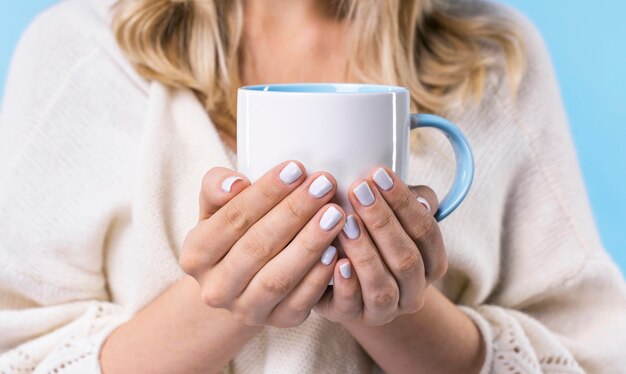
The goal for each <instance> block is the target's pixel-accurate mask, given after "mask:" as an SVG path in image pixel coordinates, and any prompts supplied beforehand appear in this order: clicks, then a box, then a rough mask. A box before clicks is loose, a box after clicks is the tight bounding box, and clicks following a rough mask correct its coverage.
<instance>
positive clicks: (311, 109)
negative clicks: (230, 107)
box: [237, 83, 474, 220]
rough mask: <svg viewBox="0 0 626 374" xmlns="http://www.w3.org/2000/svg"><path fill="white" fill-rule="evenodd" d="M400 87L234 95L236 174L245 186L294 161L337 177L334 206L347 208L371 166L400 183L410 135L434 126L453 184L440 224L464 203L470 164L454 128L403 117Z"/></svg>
mask: <svg viewBox="0 0 626 374" xmlns="http://www.w3.org/2000/svg"><path fill="white" fill-rule="evenodd" d="M409 100H410V96H409V91H408V90H407V89H406V88H404V87H396V86H384V85H370V84H348V83H307V84H269V85H258V86H246V87H241V88H239V90H238V95H237V170H238V171H239V172H241V173H243V174H244V175H246V176H247V177H248V178H249V179H250V181H251V182H254V181H255V180H256V179H258V178H259V177H260V176H262V175H263V174H265V173H266V172H267V171H268V170H269V169H270V168H272V167H273V166H275V165H276V164H278V163H279V162H282V161H285V160H288V159H295V160H298V161H300V162H302V164H303V165H304V166H305V167H306V169H307V171H308V172H309V173H311V172H315V171H326V172H329V173H330V174H332V175H333V176H334V177H335V179H336V180H337V193H336V194H335V196H334V197H333V200H331V201H334V202H337V203H338V204H339V205H341V206H342V207H343V208H344V210H345V211H346V212H350V211H353V208H352V205H351V204H350V201H349V200H348V187H349V186H350V184H351V183H352V182H354V181H355V180H357V179H358V178H363V177H365V176H366V175H367V172H368V171H369V170H371V169H372V168H374V167H375V166H380V165H386V166H388V167H389V168H390V169H391V170H393V171H394V172H395V173H396V174H397V175H398V176H399V177H400V178H401V179H402V180H403V181H405V182H406V175H407V168H408V161H409V146H410V144H409V143H410V142H409V140H410V138H409V132H410V130H412V129H414V128H417V127H434V128H437V129H439V130H441V131H443V132H444V134H445V135H446V136H447V137H448V139H449V140H450V142H451V144H452V147H453V149H454V153H455V156H456V160H457V167H456V176H455V182H454V184H453V186H452V188H451V189H450V191H449V192H448V193H447V194H446V196H445V197H444V198H443V199H442V200H441V202H440V205H439V209H438V210H437V212H435V218H436V219H437V220H442V219H443V218H445V217H446V216H447V215H449V214H450V213H451V212H452V211H453V210H454V209H455V208H456V207H457V206H458V205H459V204H460V203H461V201H462V200H463V199H464V198H465V195H466V194H467V192H468V191H469V188H470V186H471V184H472V179H473V175H474V161H473V158H472V152H471V150H470V147H469V144H468V142H467V140H466V139H465V137H464V136H463V134H462V133H461V131H460V130H459V129H458V128H457V127H456V126H454V125H453V124H452V123H450V122H448V121H447V120H445V119H443V118H441V117H437V116H434V115H428V114H411V113H410V112H409Z"/></svg>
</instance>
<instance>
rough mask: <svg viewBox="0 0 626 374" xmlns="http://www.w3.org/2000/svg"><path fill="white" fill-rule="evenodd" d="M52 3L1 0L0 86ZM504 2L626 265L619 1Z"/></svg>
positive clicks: (624, 14)
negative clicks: (527, 37) (534, 57)
mask: <svg viewBox="0 0 626 374" xmlns="http://www.w3.org/2000/svg"><path fill="white" fill-rule="evenodd" d="M54 2H56V1H52V0H27V1H19V0H18V1H2V2H1V4H0V87H4V79H5V74H6V70H7V67H8V64H9V60H10V55H11V53H12V51H13V48H14V46H15V43H16V42H17V39H18V37H19V34H20V32H21V31H22V30H23V29H24V28H25V27H26V26H27V24H28V22H29V21H30V20H31V19H32V17H33V15H34V14H36V13H37V12H38V11H39V10H41V9H43V8H45V7H46V6H48V5H50V4H52V3H54ZM505 2H506V3H509V4H511V5H513V6H515V7H517V8H518V9H520V10H522V11H523V12H524V13H526V14H527V15H528V16H529V17H530V18H531V19H532V20H533V21H534V22H535V24H536V25H537V26H538V27H539V29H540V30H541V32H542V33H543V35H544V38H545V39H546V42H547V44H548V47H549V49H550V52H551V54H552V57H553V61H554V64H555V67H556V70H557V75H558V78H559V82H560V85H561V90H562V93H563V97H564V100H565V105H566V108H567V112H568V115H569V118H570V124H571V126H572V132H573V135H574V141H575V143H576V147H577V151H578V155H579V160H580V163H581V166H582V170H583V174H584V177H585V180H586V183H587V189H588V192H589V195H590V198H591V202H592V205H593V209H594V214H595V217H596V220H597V222H598V225H599V227H600V231H601V235H602V239H603V241H604V244H605V246H606V247H607V249H608V250H609V251H610V252H611V254H612V256H613V257H614V258H615V259H616V260H617V261H618V262H619V263H620V265H621V266H622V269H624V270H626V193H625V192H624V189H625V184H626V167H625V166H626V21H625V20H626V1H621V0H595V1H583V0H505Z"/></svg>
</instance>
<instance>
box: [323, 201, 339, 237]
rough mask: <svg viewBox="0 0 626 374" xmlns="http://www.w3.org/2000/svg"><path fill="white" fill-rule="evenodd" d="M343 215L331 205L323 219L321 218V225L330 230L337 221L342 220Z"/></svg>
mask: <svg viewBox="0 0 626 374" xmlns="http://www.w3.org/2000/svg"><path fill="white" fill-rule="evenodd" d="M341 217H342V216H341V212H339V211H338V210H337V208H335V207H334V206H332V205H331V206H330V208H328V209H326V211H325V212H324V214H323V215H322V219H320V227H321V228H322V229H324V230H326V231H328V230H330V229H332V228H333V227H335V225H336V224H337V222H339V221H340V220H341Z"/></svg>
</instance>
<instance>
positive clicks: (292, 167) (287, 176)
mask: <svg viewBox="0 0 626 374" xmlns="http://www.w3.org/2000/svg"><path fill="white" fill-rule="evenodd" d="M301 175H302V170H301V169H300V167H299V166H298V164H296V163H295V162H293V161H291V162H290V163H288V164H287V165H285V167H284V168H283V170H281V171H280V175H279V177H280V180H281V181H282V182H283V183H284V184H291V183H293V182H295V180H296V179H298V178H300V176H301Z"/></svg>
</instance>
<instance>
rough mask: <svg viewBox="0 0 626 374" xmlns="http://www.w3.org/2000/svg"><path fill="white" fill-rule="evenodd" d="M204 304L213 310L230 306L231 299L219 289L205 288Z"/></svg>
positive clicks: (203, 293)
mask: <svg viewBox="0 0 626 374" xmlns="http://www.w3.org/2000/svg"><path fill="white" fill-rule="evenodd" d="M202 302H204V304H206V305H207V306H210V307H213V308H222V307H225V306H227V305H229V304H230V303H229V297H228V296H227V295H226V293H225V292H224V291H223V290H222V289H221V288H219V287H205V288H204V289H203V290H202Z"/></svg>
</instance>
